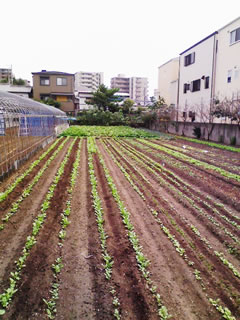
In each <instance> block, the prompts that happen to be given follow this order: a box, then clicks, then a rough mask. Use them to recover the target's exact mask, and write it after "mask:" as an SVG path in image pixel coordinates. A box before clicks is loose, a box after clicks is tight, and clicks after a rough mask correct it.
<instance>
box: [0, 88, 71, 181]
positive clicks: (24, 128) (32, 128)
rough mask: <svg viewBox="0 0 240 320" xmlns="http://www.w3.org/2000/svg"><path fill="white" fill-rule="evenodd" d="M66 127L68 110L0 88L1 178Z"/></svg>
mask: <svg viewBox="0 0 240 320" xmlns="http://www.w3.org/2000/svg"><path fill="white" fill-rule="evenodd" d="M67 127H68V121H67V116H66V114H65V112H63V111H61V110H59V109H57V108H54V107H52V106H48V105H45V104H43V103H40V102H37V101H34V100H31V99H28V98H23V97H21V96H17V95H15V94H10V93H6V92H1V91H0V179H2V178H3V177H4V176H5V175H6V174H8V173H9V172H10V171H11V170H12V169H16V168H17V167H18V166H19V164H20V163H21V162H23V161H24V160H25V159H27V158H28V157H29V156H30V155H31V154H33V153H34V152H35V151H36V150H38V149H39V148H41V147H43V146H45V145H46V144H48V143H49V142H51V141H52V140H53V139H54V137H56V136H57V135H58V134H59V133H61V132H62V131H63V130H65V129H66V128H67Z"/></svg>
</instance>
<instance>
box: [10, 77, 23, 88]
mask: <svg viewBox="0 0 240 320" xmlns="http://www.w3.org/2000/svg"><path fill="white" fill-rule="evenodd" d="M13 84H14V85H16V86H24V85H25V81H24V80H23V79H21V78H19V79H16V78H13Z"/></svg>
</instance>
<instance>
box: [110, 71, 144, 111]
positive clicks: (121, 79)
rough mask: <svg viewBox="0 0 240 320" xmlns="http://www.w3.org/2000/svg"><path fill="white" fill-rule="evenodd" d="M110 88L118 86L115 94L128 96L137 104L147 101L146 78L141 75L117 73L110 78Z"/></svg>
mask: <svg viewBox="0 0 240 320" xmlns="http://www.w3.org/2000/svg"><path fill="white" fill-rule="evenodd" d="M111 88H119V91H118V93H117V95H120V96H122V97H125V98H130V99H132V100H134V101H135V103H136V104H137V105H143V106H144V105H146V104H147V103H148V79H147V78H142V77H131V78H129V77H126V76H125V75H124V74H119V75H118V76H117V77H114V78H112V79H111Z"/></svg>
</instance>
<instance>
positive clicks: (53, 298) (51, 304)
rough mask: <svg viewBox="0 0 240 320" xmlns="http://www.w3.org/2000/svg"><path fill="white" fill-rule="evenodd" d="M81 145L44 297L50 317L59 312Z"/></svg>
mask: <svg viewBox="0 0 240 320" xmlns="http://www.w3.org/2000/svg"><path fill="white" fill-rule="evenodd" d="M81 145H82V139H80V141H79V143H78V151H77V155H76V159H75V161H74V163H73V168H72V172H71V176H70V186H69V188H68V190H67V191H68V197H67V200H66V207H65V209H64V210H63V213H62V214H61V217H62V219H61V222H60V223H61V229H60V231H59V234H58V237H59V243H58V245H59V256H58V257H57V258H56V260H55V263H54V264H52V270H53V278H54V279H53V281H52V284H51V289H50V292H49V294H50V298H49V299H48V300H47V299H43V301H44V303H45V304H46V313H47V316H48V318H49V319H54V318H55V316H56V314H57V309H56V302H57V300H58V298H59V294H58V292H59V286H60V283H59V278H58V277H59V274H60V272H61V270H62V268H63V267H64V265H63V263H62V250H61V249H62V247H63V244H64V239H65V237H66V228H67V226H68V225H69V224H70V220H69V216H70V214H71V202H72V197H73V191H74V187H75V184H76V181H77V175H78V168H79V165H80V154H81Z"/></svg>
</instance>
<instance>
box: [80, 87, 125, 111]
mask: <svg viewBox="0 0 240 320" xmlns="http://www.w3.org/2000/svg"><path fill="white" fill-rule="evenodd" d="M118 91H119V89H118V88H113V89H108V88H107V87H106V86H105V85H104V84H101V85H100V86H99V88H98V90H97V91H96V92H94V93H93V97H92V98H91V100H90V101H86V103H87V104H90V105H93V106H95V107H97V109H98V110H100V111H107V110H109V111H110V112H116V111H118V110H119V105H118V102H119V101H121V99H120V98H119V97H118V96H116V95H115V93H116V92H118Z"/></svg>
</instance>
